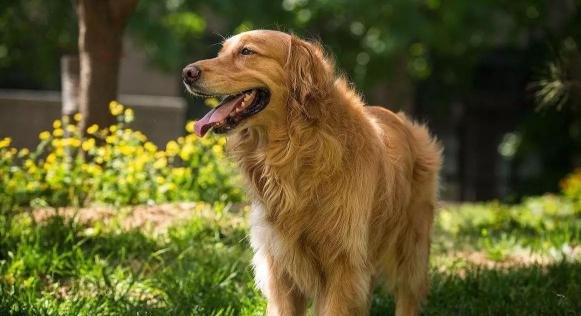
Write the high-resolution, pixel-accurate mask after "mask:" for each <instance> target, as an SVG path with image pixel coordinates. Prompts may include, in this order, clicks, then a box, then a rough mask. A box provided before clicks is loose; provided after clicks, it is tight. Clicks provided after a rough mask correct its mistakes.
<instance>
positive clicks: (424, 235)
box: [393, 200, 434, 316]
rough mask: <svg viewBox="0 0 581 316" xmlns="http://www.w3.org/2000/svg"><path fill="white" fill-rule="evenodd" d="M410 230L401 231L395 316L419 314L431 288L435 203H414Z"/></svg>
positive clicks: (396, 277) (395, 288) (410, 218)
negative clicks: (430, 273) (430, 263)
mask: <svg viewBox="0 0 581 316" xmlns="http://www.w3.org/2000/svg"><path fill="white" fill-rule="evenodd" d="M408 214H409V215H410V217H409V222H408V224H409V226H408V227H407V229H404V230H402V231H401V235H400V238H399V242H398V247H397V248H398V250H397V251H396V252H397V270H396V271H395V282H394V284H393V285H394V292H395V293H394V294H395V298H396V316H414V315H418V314H419V312H420V307H421V304H422V302H423V301H424V299H425V297H426V295H427V293H428V288H429V278H428V269H429V253H430V230H431V226H432V221H433V214H434V206H433V203H430V202H426V201H425V200H424V201H418V202H416V203H412V208H410V210H409V213H408Z"/></svg>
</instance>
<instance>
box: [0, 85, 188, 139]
mask: <svg viewBox="0 0 581 316" xmlns="http://www.w3.org/2000/svg"><path fill="white" fill-rule="evenodd" d="M119 101H120V102H121V103H122V104H124V105H126V106H128V107H131V108H132V109H133V110H134V111H135V122H134V123H133V124H132V128H135V129H137V130H140V131H142V132H143V133H145V135H147V136H148V137H149V138H150V139H151V140H152V141H153V142H154V143H156V144H157V145H158V146H162V145H165V143H166V142H167V141H168V140H171V139H174V138H176V137H178V136H180V135H183V133H184V124H185V114H186V102H185V101H184V100H183V99H182V98H179V97H164V96H149V95H147V96H146V95H126V94H125V95H123V94H122V95H121V96H120V97H119ZM60 116H61V96H60V93H59V92H57V91H32V90H0V138H3V137H11V138H12V139H13V144H14V145H15V146H16V147H18V148H22V147H28V148H32V147H34V146H36V144H37V143H38V134H39V133H40V132H41V131H44V130H49V129H51V128H52V121H53V120H55V119H58V118H60Z"/></svg>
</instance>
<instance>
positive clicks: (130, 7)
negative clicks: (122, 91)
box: [76, 0, 139, 129]
mask: <svg viewBox="0 0 581 316" xmlns="http://www.w3.org/2000/svg"><path fill="white" fill-rule="evenodd" d="M138 1H139V0H76V11H77V17H78V24H79V60H80V90H81V91H80V93H79V109H80V112H81V114H82V115H83V119H82V121H81V128H83V129H84V128H85V127H86V126H89V125H91V124H98V125H100V126H108V125H109V124H110V123H112V122H113V117H112V116H111V114H110V113H109V111H108V110H107V105H108V104H109V102H110V101H112V100H115V99H116V98H117V87H118V81H119V79H118V77H119V62H120V58H121V54H122V51H123V31H124V30H125V26H126V25H127V20H128V18H129V16H130V15H131V13H132V12H133V11H134V10H135V7H136V6H137V3H138Z"/></svg>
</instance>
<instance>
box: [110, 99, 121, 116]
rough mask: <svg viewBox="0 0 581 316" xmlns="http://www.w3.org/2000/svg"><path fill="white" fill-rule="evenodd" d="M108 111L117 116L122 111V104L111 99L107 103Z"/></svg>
mask: <svg viewBox="0 0 581 316" xmlns="http://www.w3.org/2000/svg"><path fill="white" fill-rule="evenodd" d="M109 111H110V112H111V114H113V115H114V116H117V115H119V114H121V113H122V112H123V105H122V104H121V103H119V102H117V101H111V102H110V103H109Z"/></svg>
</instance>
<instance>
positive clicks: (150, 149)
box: [143, 142, 157, 153]
mask: <svg viewBox="0 0 581 316" xmlns="http://www.w3.org/2000/svg"><path fill="white" fill-rule="evenodd" d="M143 146H144V147H145V150H147V151H148V152H150V153H154V152H156V151H157V146H155V145H154V144H153V143H152V142H147V143H145V145H143Z"/></svg>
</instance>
